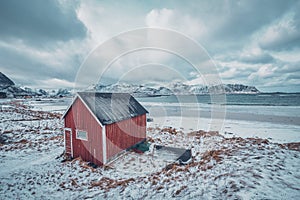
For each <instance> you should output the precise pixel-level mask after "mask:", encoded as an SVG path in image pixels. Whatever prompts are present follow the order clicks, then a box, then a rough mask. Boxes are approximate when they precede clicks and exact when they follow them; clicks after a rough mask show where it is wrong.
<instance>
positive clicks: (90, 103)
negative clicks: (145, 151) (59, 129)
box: [63, 92, 148, 165]
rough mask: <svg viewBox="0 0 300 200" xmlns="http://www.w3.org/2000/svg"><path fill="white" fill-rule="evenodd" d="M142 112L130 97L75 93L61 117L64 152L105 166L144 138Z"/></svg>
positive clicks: (143, 114) (144, 123)
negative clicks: (63, 127)
mask: <svg viewBox="0 0 300 200" xmlns="http://www.w3.org/2000/svg"><path fill="white" fill-rule="evenodd" d="M146 113H148V112H147V110H146V109H145V108H144V107H143V106H142V105H141V104H140V103H139V102H138V101H137V100H136V99H135V98H133V97H132V96H131V95H130V94H125V93H97V92H79V93H77V95H76V97H75V98H74V100H73V102H72V104H71V105H70V107H69V108H68V109H67V111H66V112H65V114H64V115H63V119H64V123H65V129H64V137H65V152H66V154H68V155H70V156H71V157H73V158H76V157H79V156H80V157H81V158H82V159H83V160H85V161H89V162H92V163H94V164H96V165H103V164H106V163H107V162H108V161H110V160H111V159H112V158H114V157H115V156H117V155H118V154H119V153H120V152H122V151H124V150H126V149H128V148H130V147H132V146H133V145H135V144H137V143H140V142H142V141H144V140H145V139H146Z"/></svg>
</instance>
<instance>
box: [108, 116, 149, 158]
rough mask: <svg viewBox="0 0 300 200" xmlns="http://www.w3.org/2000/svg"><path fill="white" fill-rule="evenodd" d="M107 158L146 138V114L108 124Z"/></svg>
mask: <svg viewBox="0 0 300 200" xmlns="http://www.w3.org/2000/svg"><path fill="white" fill-rule="evenodd" d="M105 129H106V137H107V139H106V149H107V158H108V160H109V158H111V157H112V156H114V155H116V154H117V153H119V152H120V151H122V150H124V149H127V148H129V147H131V146H133V145H134V144H136V143H138V142H140V141H142V140H143V139H145V138H146V114H144V115H140V116H137V117H134V118H131V119H127V120H123V121H120V122H117V123H114V124H109V125H106V127H105Z"/></svg>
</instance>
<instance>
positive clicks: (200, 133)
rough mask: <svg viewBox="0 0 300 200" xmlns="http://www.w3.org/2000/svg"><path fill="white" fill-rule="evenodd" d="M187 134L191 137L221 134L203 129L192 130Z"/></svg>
mask: <svg viewBox="0 0 300 200" xmlns="http://www.w3.org/2000/svg"><path fill="white" fill-rule="evenodd" d="M187 135H188V136H191V137H212V136H221V135H220V134H219V132H218V131H203V130H198V131H192V132H190V133H188V134H187Z"/></svg>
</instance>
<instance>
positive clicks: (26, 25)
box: [0, 0, 300, 89]
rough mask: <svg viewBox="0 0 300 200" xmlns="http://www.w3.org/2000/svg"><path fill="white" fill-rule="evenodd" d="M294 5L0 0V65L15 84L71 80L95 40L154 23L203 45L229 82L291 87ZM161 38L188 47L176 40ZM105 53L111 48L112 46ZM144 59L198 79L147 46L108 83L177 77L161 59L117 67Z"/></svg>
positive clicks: (298, 15)
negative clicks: (154, 53)
mask: <svg viewBox="0 0 300 200" xmlns="http://www.w3.org/2000/svg"><path fill="white" fill-rule="evenodd" d="M299 5H300V2H299V1H294V0H287V1H286V0H277V1H272V0H269V1H268V0H264V1H260V0H253V1H246V0H245V1H244V0H241V1H234V0H229V1H224V2H220V1H187V2H183V1H164V2H159V1H151V2H141V1H129V2H126V3H124V2H123V1H120V2H117V1H114V2H110V1H76V2H74V1H65V0H57V1H51V0H44V1H39V0H27V1H18V0H8V1H1V3H0V27H1V28H0V71H2V72H4V73H6V74H7V75H8V76H9V77H12V78H13V79H14V81H15V82H16V83H20V84H25V85H30V86H36V87H39V86H42V85H41V84H44V85H46V86H47V84H48V85H49V87H50V86H51V84H52V85H53V87H54V86H55V87H56V86H59V85H60V84H61V87H64V85H63V84H64V83H66V84H67V85H70V83H71V82H73V81H74V79H75V76H76V74H77V71H78V70H79V67H80V64H81V63H82V61H83V60H84V57H86V56H87V54H88V52H89V51H90V50H92V49H94V48H95V47H96V46H97V45H99V43H101V42H103V41H104V40H106V39H109V38H110V37H112V36H114V35H116V34H118V33H120V32H124V31H127V30H130V29H134V28H139V27H141V26H155V27H161V28H169V29H174V30H175V31H179V32H182V33H184V34H186V35H188V36H190V37H192V38H193V39H194V40H196V41H197V42H199V43H200V44H201V45H203V47H204V48H205V49H206V50H207V51H208V53H209V54H210V55H211V56H212V57H213V58H214V59H215V61H216V63H217V65H218V69H219V73H220V75H221V77H222V78H223V81H224V82H226V83H227V82H230V83H244V84H250V85H256V86H258V87H259V88H266V87H273V88H275V87H277V86H278V85H285V86H286V88H287V87H288V86H289V85H290V88H292V89H293V88H294V87H295V85H297V83H299V76H298V75H297V74H299V69H300V68H299V65H298V64H299V61H300V60H299V59H298V58H300V56H299V53H300V20H299V19H300V11H299V10H300V6H299ZM154 39H155V38H154ZM166 41H171V42H168V43H171V44H174V45H178V46H179V47H180V48H185V47H184V44H183V46H182V45H181V44H179V43H178V41H176V39H173V38H167V40H166ZM185 50H186V51H191V52H193V50H192V49H188V48H185ZM106 52H107V53H108V54H109V53H111V51H110V50H109V49H108V50H106ZM158 57H159V56H158ZM147 58H148V60H147V61H149V62H150V63H151V62H156V63H157V64H164V65H166V66H170V67H172V69H174V70H177V71H178V72H179V73H181V74H183V75H185V77H188V78H191V79H192V78H195V77H194V76H189V74H193V70H192V69H191V68H189V67H188V66H185V65H183V63H182V61H181V62H180V61H176V59H174V58H171V59H167V61H165V59H164V57H162V58H163V59H157V60H155V56H151V54H149V53H146V54H145V55H141V56H140V58H139V59H140V60H137V62H135V59H137V56H136V55H135V56H134V58H133V59H125V60H123V61H122V60H121V61H122V62H121V61H120V63H119V64H120V65H116V66H114V67H113V68H112V70H111V71H112V73H111V74H110V75H108V76H107V80H108V82H112V81H114V80H118V79H119V78H120V77H123V79H124V80H126V81H131V82H134V81H139V82H142V81H144V80H145V81H148V79H153V80H156V81H159V80H171V79H174V78H175V74H173V75H172V74H170V76H169V77H166V78H165V77H164V76H167V75H168V73H169V71H168V70H166V69H165V70H164V71H163V69H162V71H163V72H164V73H161V74H157V71H159V70H158V69H159V67H160V66H159V65H158V66H156V67H152V68H153V70H150V69H151V68H150V67H149V66H145V67H140V69H136V70H135V71H134V73H127V72H126V71H122V70H124V68H125V69H130V67H136V66H140V65H142V64H145V63H147V62H146V61H145V62H141V61H142V59H147ZM167 58H168V57H167ZM290 58H292V59H290ZM133 61H134V62H133ZM92 64H93V65H97V66H98V67H103V66H101V65H100V64H99V63H92ZM147 67H148V68H147ZM143 69H144V71H143ZM91 72H92V71H91ZM144 72H146V73H144ZM126 73H127V74H126ZM135 73H136V74H137V75H136V76H134V74H135ZM164 74H166V75H164ZM87 78H90V77H88V76H87ZM47 81H48V82H47ZM44 85H43V86H44ZM276 85H277V86H276ZM286 88H285V89H286ZM298 88H299V87H298Z"/></svg>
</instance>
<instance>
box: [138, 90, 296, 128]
mask: <svg viewBox="0 0 300 200" xmlns="http://www.w3.org/2000/svg"><path fill="white" fill-rule="evenodd" d="M215 96H218V95H215ZM224 97H225V99H224V100H222V101H219V102H218V101H217V102H216V101H215V102H213V101H212V99H213V98H212V96H210V95H172V96H158V97H143V98H138V100H139V101H140V102H141V103H142V104H143V105H144V106H145V107H146V108H148V109H151V110H155V107H157V108H160V109H164V110H165V111H166V112H165V113H166V114H167V115H168V116H180V115H181V114H182V110H189V113H190V114H191V116H195V112H199V113H200V115H201V116H202V117H208V118H210V117H211V116H210V115H209V113H210V112H211V109H212V107H213V106H223V107H224V109H225V112H226V118H227V119H236V120H246V121H266V122H274V123H282V124H286V123H287V124H294V125H300V93H260V94H227V95H225V96H224ZM216 104H217V105H216ZM157 114H159V113H157ZM186 117H188V116H186Z"/></svg>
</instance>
